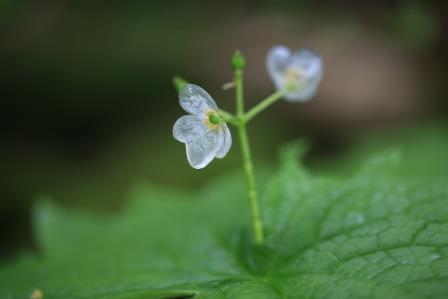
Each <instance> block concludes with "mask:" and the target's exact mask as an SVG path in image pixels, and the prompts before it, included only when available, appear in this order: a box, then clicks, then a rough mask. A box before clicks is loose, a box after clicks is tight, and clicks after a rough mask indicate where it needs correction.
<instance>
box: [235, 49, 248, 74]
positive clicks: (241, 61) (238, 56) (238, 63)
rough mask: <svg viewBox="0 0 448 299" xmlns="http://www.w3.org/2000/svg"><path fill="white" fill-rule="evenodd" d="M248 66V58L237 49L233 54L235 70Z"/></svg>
mask: <svg viewBox="0 0 448 299" xmlns="http://www.w3.org/2000/svg"><path fill="white" fill-rule="evenodd" d="M245 66H246V59H245V58H244V55H243V54H242V53H241V52H240V51H239V50H237V51H236V52H235V54H233V56H232V68H233V70H234V71H242V70H243V69H244V67H245Z"/></svg>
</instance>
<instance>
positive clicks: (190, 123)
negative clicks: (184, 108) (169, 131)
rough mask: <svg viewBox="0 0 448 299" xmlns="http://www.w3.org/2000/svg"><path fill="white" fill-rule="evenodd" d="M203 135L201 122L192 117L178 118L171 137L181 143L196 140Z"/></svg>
mask: <svg viewBox="0 0 448 299" xmlns="http://www.w3.org/2000/svg"><path fill="white" fill-rule="evenodd" d="M201 134H204V123H203V120H202V119H201V118H199V117H197V116H194V115H184V116H182V117H180V118H179V119H178V120H177V121H176V123H175V124H174V126H173V137H174V138H175V139H176V140H178V141H180V142H183V143H187V142H190V141H191V140H194V139H197V138H198V136H200V135H201Z"/></svg>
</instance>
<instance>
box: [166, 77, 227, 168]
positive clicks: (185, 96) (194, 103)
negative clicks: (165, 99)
mask: <svg viewBox="0 0 448 299" xmlns="http://www.w3.org/2000/svg"><path fill="white" fill-rule="evenodd" d="M179 102H180V105H181V106H182V108H183V109H184V110H185V111H187V112H188V113H190V115H184V116H182V117H180V118H179V119H178V120H177V121H176V123H175V124H174V127H173V136H174V138H175V139H176V140H178V141H180V142H183V143H185V146H186V150H187V159H188V162H189V163H190V165H191V166H192V167H193V168H195V169H201V168H204V167H205V166H207V165H208V164H209V163H210V162H211V161H212V160H213V159H214V158H224V157H225V155H226V154H227V152H228V151H229V149H230V146H231V145H232V136H231V135H230V130H229V128H228V127H227V125H226V123H225V122H223V121H222V120H221V118H220V116H219V114H218V106H216V103H215V101H214V100H213V99H212V97H211V96H210V95H209V94H208V93H207V92H206V91H205V90H204V89H202V88H201V87H199V86H197V85H194V84H187V85H185V86H184V87H183V88H182V89H181V90H180V92H179Z"/></svg>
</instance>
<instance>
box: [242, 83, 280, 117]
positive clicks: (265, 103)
mask: <svg viewBox="0 0 448 299" xmlns="http://www.w3.org/2000/svg"><path fill="white" fill-rule="evenodd" d="M287 92H288V91H287V90H286V89H280V90H279V91H276V92H274V93H273V94H271V95H270V96H268V97H267V98H266V99H264V100H262V101H261V102H260V103H258V104H257V105H256V106H255V107H253V108H252V109H250V110H249V111H248V112H247V113H246V115H245V117H244V121H245V122H248V121H250V120H251V119H252V118H254V117H255V116H256V115H257V114H258V113H260V112H261V111H263V110H264V109H266V108H268V107H269V106H270V105H272V104H273V103H275V102H276V101H278V100H279V99H281V98H282V97H283V96H284V95H285V94H286V93H287Z"/></svg>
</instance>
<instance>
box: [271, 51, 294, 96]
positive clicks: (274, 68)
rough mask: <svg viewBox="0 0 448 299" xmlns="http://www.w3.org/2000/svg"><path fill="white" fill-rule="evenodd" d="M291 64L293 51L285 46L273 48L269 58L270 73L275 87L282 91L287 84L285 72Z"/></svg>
mask: <svg viewBox="0 0 448 299" xmlns="http://www.w3.org/2000/svg"><path fill="white" fill-rule="evenodd" d="M290 63H291V51H290V50H289V49H288V48H287V47H285V46H275V47H273V48H272V49H271V50H270V51H269V53H268V56H267V60H266V64H267V68H268V73H269V75H270V76H271V78H272V80H273V81H274V84H275V87H276V88H277V89H281V88H283V87H284V86H285V84H286V78H285V71H286V69H287V68H288V66H289V65H290Z"/></svg>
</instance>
